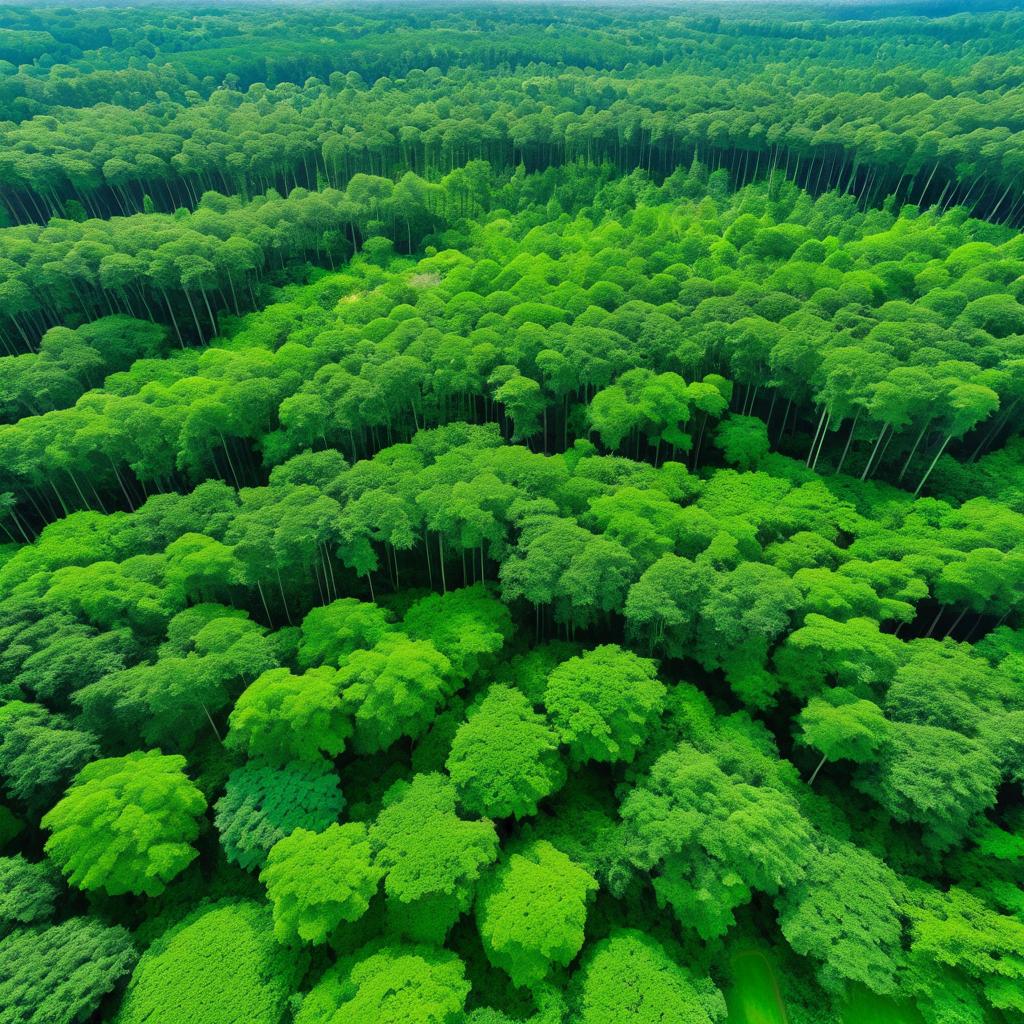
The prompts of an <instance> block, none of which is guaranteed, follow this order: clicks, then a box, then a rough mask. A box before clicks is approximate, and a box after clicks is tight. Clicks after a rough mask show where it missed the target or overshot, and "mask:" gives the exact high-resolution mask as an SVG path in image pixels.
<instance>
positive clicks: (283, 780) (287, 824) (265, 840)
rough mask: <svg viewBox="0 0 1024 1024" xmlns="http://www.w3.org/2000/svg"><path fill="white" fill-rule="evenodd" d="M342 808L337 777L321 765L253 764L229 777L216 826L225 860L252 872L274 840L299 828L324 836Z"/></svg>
mask: <svg viewBox="0 0 1024 1024" xmlns="http://www.w3.org/2000/svg"><path fill="white" fill-rule="evenodd" d="M344 806H345V799H344V797H343V796H342V795H341V790H340V789H339V788H338V776H337V775H335V774H334V772H333V771H330V770H329V769H328V768H327V767H326V766H325V765H318V764H303V763H302V762H296V763H294V764H289V765H284V766H283V767H274V766H273V765H268V764H261V763H259V762H252V763H249V764H246V765H243V766H242V767H241V768H237V769H235V771H233V772H232V773H231V774H230V775H229V776H228V780H227V785H226V786H225V789H224V795H223V796H222V797H221V798H220V799H219V800H218V801H217V803H216V806H215V808H214V809H215V811H216V816H215V818H214V823H215V824H216V826H217V830H218V831H219V832H220V842H221V845H222V846H223V847H224V851H225V853H226V854H227V857H228V860H229V861H232V862H233V863H235V864H238V865H239V866H240V867H242V868H245V869H246V870H252V869H253V868H256V867H262V866H263V864H264V863H265V861H266V858H267V854H268V853H269V852H270V849H271V847H272V846H273V845H274V844H275V843H276V842H278V840H280V839H283V838H284V837H285V836H288V835H291V833H292V832H294V831H295V830H296V829H297V828H303V829H309V830H310V831H312V832H322V831H323V830H324V829H325V828H327V826H328V825H330V824H331V823H332V822H335V821H337V820H338V818H339V817H340V815H341V811H342V808H343V807H344Z"/></svg>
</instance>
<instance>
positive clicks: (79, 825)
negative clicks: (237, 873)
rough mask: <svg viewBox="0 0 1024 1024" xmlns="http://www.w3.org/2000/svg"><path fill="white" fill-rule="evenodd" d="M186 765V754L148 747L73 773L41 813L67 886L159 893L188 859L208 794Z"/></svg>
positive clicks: (50, 849) (51, 850)
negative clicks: (63, 793) (62, 794)
mask: <svg viewBox="0 0 1024 1024" xmlns="http://www.w3.org/2000/svg"><path fill="white" fill-rule="evenodd" d="M184 767H185V759H184V758H183V757H178V756H171V755H164V754H161V753H160V751H159V750H149V751H146V752H142V751H137V752H135V753H133V754H128V755H127V756H125V757H108V758H104V759H102V760H100V761H94V762H93V763H92V764H90V765H87V766H86V767H85V768H83V769H82V770H81V771H80V772H79V773H78V775H77V776H76V777H75V780H74V782H73V783H72V785H71V787H70V789H69V790H68V792H67V796H65V797H64V799H63V800H61V801H60V803H58V804H57V806H56V807H54V808H53V810H51V811H50V812H49V813H47V814H45V815H44V816H43V819H42V825H43V827H44V828H46V829H48V830H49V832H50V833H51V835H50V838H49V839H48V840H47V842H46V852H47V854H49V856H50V857H51V858H52V859H53V861H54V862H55V863H56V864H57V866H58V867H59V868H60V869H61V871H62V872H63V873H64V874H65V875H66V876H67V878H68V881H69V882H70V883H71V884H72V885H74V886H76V887H78V888H79V889H86V890H93V889H101V890H103V891H104V892H106V893H108V894H109V895H111V896H119V895H122V894H124V893H135V894H136V895H142V894H145V895H147V896H157V895H159V894H160V893H161V892H163V890H164V889H165V888H166V886H167V883H168V882H170V881H171V879H173V878H174V877H175V876H176V875H178V874H179V873H180V872H181V871H183V870H184V869H185V867H187V866H188V865H189V864H190V863H191V862H192V860H193V859H194V858H195V857H196V851H195V850H194V849H193V848H192V847H191V846H190V845H189V844H190V843H191V842H192V841H193V840H195V838H196V837H197V836H198V834H199V825H198V821H197V819H198V818H199V816H200V815H201V814H202V812H203V811H204V810H205V809H206V800H205V799H204V798H203V795H202V793H200V792H199V790H198V789H196V787H195V786H194V785H193V784H192V783H191V782H190V781H189V779H188V777H187V776H186V775H185V773H184V771H183V769H184Z"/></svg>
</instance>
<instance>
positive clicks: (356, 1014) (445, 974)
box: [295, 944, 470, 1024]
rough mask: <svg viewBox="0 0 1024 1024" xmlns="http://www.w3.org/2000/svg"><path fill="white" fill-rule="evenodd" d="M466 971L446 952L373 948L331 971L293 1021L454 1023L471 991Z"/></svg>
mask: <svg viewBox="0 0 1024 1024" xmlns="http://www.w3.org/2000/svg"><path fill="white" fill-rule="evenodd" d="M464 972H465V969H464V967H463V964H462V961H461V960H459V958H458V957H457V956H455V954H454V953H449V952H447V951H446V950H438V949H433V948H430V947H423V946H404V945H397V944H393V945H380V944H378V945H377V946H371V947H368V948H367V949H364V950H362V951H361V952H360V953H358V954H356V955H355V956H353V957H349V958H347V959H345V960H342V961H340V962H339V963H338V964H337V965H336V966H335V967H332V968H330V969H329V970H328V971H327V973H326V974H325V975H324V976H323V977H322V978H321V980H320V981H319V982H318V983H317V984H316V985H315V986H314V987H313V989H312V991H311V992H310V993H309V994H308V995H307V996H306V997H305V999H303V1001H302V1006H301V1007H300V1009H299V1012H298V1013H297V1014H296V1016H295V1024H323V1022H327V1024H362V1022H364V1021H370V1020H372V1021H374V1022H378V1024H455V1021H456V1020H458V1018H459V1016H460V1014H461V1011H462V1007H463V1005H464V1003H465V1001H466V996H467V994H468V993H469V990H470V984H469V982H468V981H467V980H466V978H465V973H464Z"/></svg>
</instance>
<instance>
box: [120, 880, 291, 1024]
mask: <svg viewBox="0 0 1024 1024" xmlns="http://www.w3.org/2000/svg"><path fill="white" fill-rule="evenodd" d="M305 967H306V960H305V957H304V956H303V955H302V954H300V953H298V952H297V951H296V950H294V949H289V948H288V947H286V946H281V945H279V944H278V943H276V942H275V941H274V938H273V923H272V921H271V913H270V909H269V908H268V907H266V906H263V905H261V904H257V903H254V902H252V901H249V900H238V901H233V900H225V901H221V902H220V903H217V904H214V905H213V906H211V907H208V908H204V909H202V910H199V911H197V912H195V913H193V914H191V915H189V916H188V917H186V918H185V920H183V921H182V922H181V923H180V924H178V925H176V926H175V927H173V928H170V929H169V930H168V931H166V932H165V933H164V934H163V935H161V936H160V938H159V939H158V940H157V941H156V942H155V943H153V945H151V946H150V947H149V949H147V950H146V952H145V954H144V955H143V956H142V958H141V959H140V960H139V963H138V966H137V967H136V969H135V973H134V974H133V975H132V979H131V982H130V984H129V985H128V990H127V991H126V992H125V996H124V1000H123V1002H122V1003H121V1009H120V1011H119V1012H118V1014H117V1016H116V1017H115V1018H114V1022H115V1024H144V1022H146V1021H155V1020H159V1021H161V1022H163V1024H278V1022H279V1021H280V1019H281V1015H282V1013H283V1012H284V1009H285V1004H286V1002H287V1000H288V997H289V996H290V995H291V993H292V991H293V989H294V986H295V985H297V984H298V982H299V979H300V978H301V976H302V974H303V972H304V970H305ZM200 993H201V997H199V996H198V995H197V994H200Z"/></svg>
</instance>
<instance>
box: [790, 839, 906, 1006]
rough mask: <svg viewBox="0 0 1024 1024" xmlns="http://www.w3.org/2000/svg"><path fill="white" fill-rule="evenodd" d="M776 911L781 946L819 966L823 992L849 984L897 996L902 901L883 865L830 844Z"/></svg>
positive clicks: (859, 852) (899, 885)
mask: <svg viewBox="0 0 1024 1024" xmlns="http://www.w3.org/2000/svg"><path fill="white" fill-rule="evenodd" d="M778 905H779V926H780V927H781V929H782V934H783V935H784V936H785V937H786V941H787V942H788V943H789V944H790V945H791V946H792V947H793V949H795V950H796V951H797V952H798V953H800V954H801V955H803V956H812V957H815V958H816V959H818V960H820V961H822V962H823V964H822V970H821V972H820V976H821V980H822V984H824V985H825V987H826V988H829V989H831V990H833V991H837V992H841V991H843V989H844V987H845V985H846V984H848V983H849V982H851V981H852V982H859V983H861V984H863V985H866V986H867V987H868V988H869V989H871V990H872V991H873V992H877V993H880V994H887V993H895V992H897V991H898V990H899V985H898V982H897V970H898V967H899V963H900V957H901V952H902V946H901V944H902V940H903V916H904V914H905V913H906V893H905V891H904V887H903V883H902V882H901V880H900V879H899V877H898V876H897V875H896V874H895V873H894V872H893V871H892V870H891V869H890V868H889V867H887V866H886V864H885V863H884V862H883V861H881V860H879V859H878V858H877V857H875V856H874V855H873V854H871V853H869V852H868V851H867V850H862V849H860V848H858V847H856V846H854V845H852V844H850V843H842V844H828V845H827V846H826V848H825V849H824V850H822V851H821V852H819V853H817V854H816V855H814V856H813V857H812V858H811V860H810V862H809V863H808V865H807V873H806V874H805V876H804V878H803V879H802V880H801V881H800V882H799V883H798V884H796V885H794V886H793V887H791V888H790V889H788V890H787V891H786V892H785V893H784V894H783V895H782V897H781V898H780V899H779V903H778Z"/></svg>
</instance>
